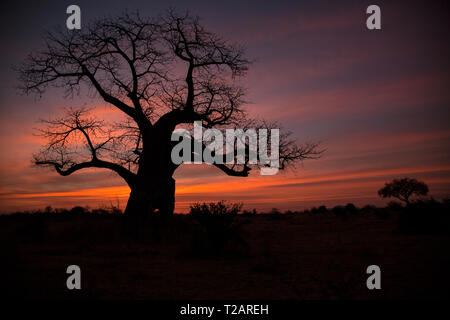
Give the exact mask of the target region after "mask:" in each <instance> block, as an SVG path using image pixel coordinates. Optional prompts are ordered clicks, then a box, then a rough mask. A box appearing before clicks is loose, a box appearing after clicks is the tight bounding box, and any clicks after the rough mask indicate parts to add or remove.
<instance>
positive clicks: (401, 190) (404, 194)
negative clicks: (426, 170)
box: [378, 178, 428, 204]
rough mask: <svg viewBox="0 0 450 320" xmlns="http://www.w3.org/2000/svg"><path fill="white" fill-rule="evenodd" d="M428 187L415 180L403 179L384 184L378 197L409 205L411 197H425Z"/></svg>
mask: <svg viewBox="0 0 450 320" xmlns="http://www.w3.org/2000/svg"><path fill="white" fill-rule="evenodd" d="M427 194H428V186H427V185H426V184H425V183H424V182H421V181H417V180H416V179H410V178H403V179H394V180H392V181H391V182H386V184H385V185H384V187H383V188H381V189H380V190H378V195H379V196H380V197H382V198H390V197H394V198H397V199H399V200H401V201H403V202H405V203H406V204H409V202H410V198H411V196H426V195H427Z"/></svg>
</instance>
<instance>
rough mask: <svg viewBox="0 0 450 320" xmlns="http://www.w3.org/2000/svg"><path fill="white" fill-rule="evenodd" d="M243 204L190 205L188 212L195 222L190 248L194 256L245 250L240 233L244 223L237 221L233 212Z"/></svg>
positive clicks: (223, 202) (235, 212)
mask: <svg viewBox="0 0 450 320" xmlns="http://www.w3.org/2000/svg"><path fill="white" fill-rule="evenodd" d="M241 208H242V204H226V203H225V201H220V202H217V203H202V204H200V203H196V204H193V205H192V206H191V207H190V215H191V217H193V218H194V219H195V220H196V221H197V223H198V224H197V228H196V229H195V230H194V232H193V235H192V240H191V243H190V248H188V251H189V253H190V254H192V255H194V256H221V255H224V254H232V255H236V254H241V253H245V251H246V250H247V247H248V246H247V243H246V242H245V240H244V239H243V238H242V236H241V228H242V226H243V225H244V224H245V223H246V222H245V221H244V222H242V221H241V222H237V221H236V220H235V217H236V215H237V214H238V213H239V212H240V210H241Z"/></svg>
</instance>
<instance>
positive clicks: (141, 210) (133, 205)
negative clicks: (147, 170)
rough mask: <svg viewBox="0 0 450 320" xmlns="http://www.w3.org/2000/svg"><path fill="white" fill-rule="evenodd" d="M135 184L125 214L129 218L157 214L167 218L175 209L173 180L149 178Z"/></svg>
mask: <svg viewBox="0 0 450 320" xmlns="http://www.w3.org/2000/svg"><path fill="white" fill-rule="evenodd" d="M145 180H146V181H143V182H142V183H140V184H137V185H136V186H135V187H134V188H133V189H132V190H131V193H130V198H129V199H128V203H127V207H126V209H125V214H126V215H129V216H147V215H149V214H159V215H160V216H162V217H168V216H171V215H172V214H173V210H174V208H175V180H174V179H173V178H165V179H164V180H163V179H161V178H159V179H152V178H151V177H149V178H148V179H145Z"/></svg>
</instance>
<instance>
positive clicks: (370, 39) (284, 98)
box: [0, 0, 450, 213]
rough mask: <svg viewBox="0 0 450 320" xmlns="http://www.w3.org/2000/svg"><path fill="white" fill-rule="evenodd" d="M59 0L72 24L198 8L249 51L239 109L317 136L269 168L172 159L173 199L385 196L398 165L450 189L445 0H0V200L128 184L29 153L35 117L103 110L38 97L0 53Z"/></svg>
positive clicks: (61, 17) (115, 197)
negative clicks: (374, 12)
mask: <svg viewBox="0 0 450 320" xmlns="http://www.w3.org/2000/svg"><path fill="white" fill-rule="evenodd" d="M70 4H77V5H79V6H80V8H81V13H82V25H83V23H87V22H89V21H92V20H94V19H96V18H99V17H103V16H107V15H115V14H120V13H122V12H123V11H124V10H129V11H133V10H138V11H139V13H140V15H141V16H155V15H158V14H162V13H164V11H165V10H166V9H167V8H169V7H174V8H176V9H177V10H178V11H183V10H186V9H188V10H189V11H190V12H191V13H192V14H195V15H199V16H200V17H201V19H202V22H203V24H204V25H205V26H206V27H207V28H208V29H210V30H211V31H214V32H216V33H218V34H220V35H223V36H224V37H226V38H228V39H230V40H232V41H235V42H238V43H241V44H243V45H244V46H245V47H246V54H247V56H248V57H250V58H251V59H253V60H254V61H255V62H254V63H253V64H252V65H251V68H250V71H249V72H248V74H247V76H246V77H245V78H244V79H243V83H244V85H245V87H246V88H247V92H248V94H247V97H246V100H247V101H249V103H248V105H247V109H248V110H249V113H250V114H251V115H253V116H255V117H263V118H265V119H269V120H272V121H278V122H280V123H282V125H283V127H284V128H285V129H287V130H289V131H292V133H293V136H295V137H296V138H298V139H299V141H300V142H302V141H303V142H308V141H320V142H321V146H322V147H323V148H325V149H326V152H325V153H324V154H323V156H322V158H321V159H319V160H309V161H305V162H303V163H300V164H299V165H297V166H296V167H295V168H291V169H289V170H286V171H285V172H281V173H279V174H277V175H274V176H260V175H259V173H258V172H257V171H256V172H254V173H252V174H251V175H250V177H248V178H241V177H229V176H226V175H224V174H223V173H222V172H221V171H219V170H218V169H216V168H214V167H212V166H209V165H205V164H204V165H193V164H192V165H183V166H181V167H180V168H179V169H178V170H177V171H176V172H175V179H176V188H177V189H176V209H175V211H176V212H187V211H188V209H189V205H190V204H192V203H193V202H198V201H201V202H203V201H218V200H222V199H224V200H228V201H231V202H243V203H244V208H246V209H252V208H256V209H258V210H259V211H267V210H271V208H278V209H279V210H302V209H305V208H310V207H313V206H320V205H326V206H328V207H332V206H335V205H343V204H346V203H349V202H352V203H354V204H355V205H358V206H363V205H366V204H374V205H383V204H386V203H387V200H382V199H379V198H378V195H377V190H378V189H379V188H381V187H382V186H383V185H384V183H385V182H386V181H389V180H391V179H393V178H400V177H412V178H417V179H419V180H422V181H424V182H426V183H427V184H428V185H429V187H430V194H431V195H432V196H433V197H435V198H437V199H442V198H444V197H450V126H449V120H450V119H449V118H450V117H449V116H450V112H449V106H450V90H449V84H450V62H449V59H448V57H449V56H450V55H449V53H450V45H449V43H450V41H449V40H450V37H449V23H448V21H449V18H450V4H449V2H448V1H433V2H430V1H407V2H405V1H377V2H374V3H372V1H371V2H369V1H234V0H233V1H222V2H218V1H159V0H158V1H156V0H153V1H148V0H145V1H134V0H128V1H111V0H110V1H95V2H94V1H70V2H69V1H39V2H38V1H33V2H27V1H22V0H18V1H3V2H2V3H1V4H0V7H1V8H0V11H1V19H0V23H1V29H0V30H1V31H0V35H1V49H0V50H1V51H0V52H1V59H0V71H1V73H0V212H2V213H7V212H13V211H17V210H29V209H38V208H44V207H46V206H52V207H66V208H70V207H73V206H76V205H81V206H90V207H92V208H97V207H109V206H111V205H114V206H117V205H119V206H120V207H121V208H122V209H123V208H124V207H125V205H126V200H127V198H128V195H129V189H128V187H127V186H126V184H125V183H124V182H123V181H122V180H121V179H120V178H119V177H117V176H115V175H114V174H113V173H111V172H108V171H104V170H101V169H90V170H86V171H79V172H77V173H75V174H73V175H71V176H68V177H61V176H59V175H58V174H57V173H55V172H52V171H51V170H49V169H44V168H36V167H34V166H32V162H31V159H32V154H33V153H34V152H36V151H37V150H38V149H39V147H40V145H41V144H42V140H41V138H40V137H37V136H35V135H34V134H33V133H35V131H34V129H33V128H36V127H37V121H38V120H39V119H41V118H48V117H50V116H52V115H55V114H60V113H61V112H62V110H63V108H64V107H68V106H75V107H76V106H80V104H81V103H85V104H87V105H89V106H95V107H96V108H97V109H98V110H99V111H98V112H97V113H96V114H97V115H98V116H101V115H105V116H108V114H110V113H111V112H114V111H112V108H111V107H109V106H108V105H107V104H106V103H104V102H101V101H98V100H95V99H87V100H83V101H80V100H78V99H65V98H64V96H63V92H62V91H61V90H49V91H48V92H47V93H46V94H45V95H44V96H43V97H42V98H41V99H36V98H35V97H34V96H24V95H20V94H19V93H18V91H17V89H16V87H17V86H18V85H19V82H18V80H17V74H16V73H15V72H14V70H13V69H12V66H15V65H19V64H20V62H21V61H23V59H24V58H25V57H26V56H27V54H29V53H31V52H33V51H36V50H39V49H40V48H41V47H42V45H43V41H42V35H43V33H44V31H45V30H47V29H50V28H52V27H54V26H58V25H62V26H64V25H65V23H66V18H67V14H66V13H65V12H66V8H67V6H69V5H70ZM371 4H377V5H378V6H379V7H380V8H381V25H382V29H381V30H368V29H367V28H366V19H367V17H368V15H367V14H366V8H367V6H368V5H371Z"/></svg>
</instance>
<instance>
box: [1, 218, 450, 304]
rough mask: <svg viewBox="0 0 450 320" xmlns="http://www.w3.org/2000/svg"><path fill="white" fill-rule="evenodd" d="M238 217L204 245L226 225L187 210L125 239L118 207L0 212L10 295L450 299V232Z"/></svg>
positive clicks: (381, 222)
mask: <svg viewBox="0 0 450 320" xmlns="http://www.w3.org/2000/svg"><path fill="white" fill-rule="evenodd" d="M232 220H233V222H232V224H227V223H228V222H224V224H225V225H226V227H225V229H226V231H229V232H228V233H226V234H225V235H224V236H223V237H225V238H227V239H229V241H228V242H226V243H225V244H224V245H223V246H222V245H221V244H217V245H211V246H207V245H206V246H204V247H202V244H201V241H210V242H211V241H212V242H214V241H216V240H217V238H214V235H211V234H209V235H207V230H206V229H208V228H216V229H214V230H213V231H214V232H213V233H214V234H215V236H217V234H220V232H219V233H217V232H218V230H219V231H220V230H221V229H220V228H221V226H219V227H217V226H216V227H211V224H208V223H204V222H202V221H201V220H196V219H194V218H192V217H189V216H185V215H175V216H174V217H173V219H172V221H170V222H168V223H166V224H165V225H164V226H162V227H161V226H160V227H157V226H155V221H147V222H146V223H145V224H143V226H140V229H139V230H138V231H137V235H136V236H129V235H127V236H124V232H123V227H122V225H123V219H122V217H121V216H119V215H111V214H95V215H94V214H72V215H71V214H65V215H61V216H58V214H33V215H13V216H8V217H6V216H2V217H0V234H1V236H0V237H1V238H0V239H1V243H2V245H1V250H2V254H1V255H2V257H1V260H2V267H1V268H2V269H3V270H1V271H2V275H3V276H4V277H5V278H6V279H4V281H3V285H4V286H5V285H6V288H5V289H3V290H2V293H3V294H6V295H7V296H17V297H24V298H38V299H45V298H100V299H158V300H174V299H234V300H235V299H277V300H278V299H291V300H292V299H293V300H297V299H408V298H414V299H415V298H449V297H450V294H449V290H448V285H449V284H450V281H449V280H450V275H449V271H448V270H449V269H450V268H449V267H450V255H449V254H448V253H449V252H450V251H449V249H450V241H449V240H450V236H449V235H448V234H429V235H425V234H423V235H421V234H404V233H401V232H399V231H398V227H397V222H398V217H397V216H396V215H395V214H387V215H380V214H377V213H376V212H375V213H374V212H368V213H358V214H352V215H336V214H334V213H332V212H329V213H325V214H271V215H259V214H258V215H245V216H242V215H239V216H236V217H234V218H233V219H232ZM199 221H200V222H199ZM205 226H206V227H205ZM205 230H206V231H205ZM230 230H231V231H230ZM203 245H204V244H203ZM198 247H202V248H203V249H201V250H200V249H198ZM72 264H75V265H78V266H80V268H81V272H82V289H81V290H72V291H70V290H68V289H67V288H66V279H67V277H68V275H67V274H66V268H67V266H69V265H72ZM373 264H375V265H378V266H380V268H381V287H382V289H381V290H368V289H367V287H366V279H367V277H368V275H367V274H366V268H367V267H368V266H369V265H373Z"/></svg>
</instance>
